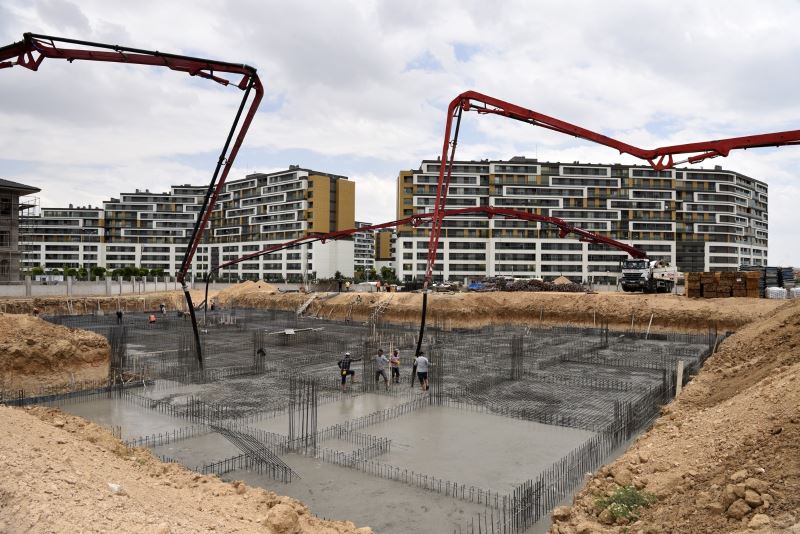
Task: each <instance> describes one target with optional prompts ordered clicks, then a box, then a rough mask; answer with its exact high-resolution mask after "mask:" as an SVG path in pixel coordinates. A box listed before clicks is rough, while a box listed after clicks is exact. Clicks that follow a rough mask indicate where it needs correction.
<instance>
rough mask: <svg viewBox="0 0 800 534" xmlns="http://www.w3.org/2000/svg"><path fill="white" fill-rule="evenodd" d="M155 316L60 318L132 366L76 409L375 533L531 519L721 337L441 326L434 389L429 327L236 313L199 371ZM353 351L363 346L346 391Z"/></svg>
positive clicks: (626, 433) (209, 331)
mask: <svg viewBox="0 0 800 534" xmlns="http://www.w3.org/2000/svg"><path fill="white" fill-rule="evenodd" d="M210 315H211V314H210ZM145 319H146V316H145V315H144V314H138V315H137V314H128V315H126V316H125V318H124V320H123V324H122V325H117V324H115V322H114V321H112V320H110V319H109V318H108V317H97V318H92V317H87V316H82V317H81V316H78V317H76V316H65V317H59V318H55V319H54V321H55V322H60V323H63V324H67V325H68V326H78V327H82V328H90V329H93V330H95V331H97V332H99V333H102V334H104V335H106V336H108V338H109V340H110V341H111V344H112V352H113V356H112V373H117V374H118V375H119V374H121V376H124V377H128V381H129V383H128V384H127V386H126V389H124V390H120V389H118V388H117V389H114V388H112V390H111V391H109V392H108V393H101V394H93V395H94V396H93V397H91V398H85V399H82V400H80V401H76V400H74V399H70V400H63V401H61V402H60V404H62V405H63V407H64V408H65V409H66V410H68V411H70V412H71V413H75V414H77V415H82V416H84V417H86V418H88V419H91V420H94V421H96V422H99V423H101V424H105V425H108V426H114V427H121V430H122V436H123V438H124V439H127V440H132V441H133V443H135V444H139V445H145V446H150V447H151V448H153V450H154V452H155V453H156V454H157V455H159V456H161V457H163V458H165V459H169V460H173V461H178V462H180V463H183V464H184V465H186V466H188V467H190V468H193V469H196V470H198V471H200V472H202V473H205V474H210V473H215V474H218V475H220V476H223V477H226V478H230V479H243V480H246V481H248V482H250V483H253V484H257V485H260V486H263V487H265V488H268V489H271V490H273V491H276V492H278V493H282V494H287V495H290V496H295V497H297V498H299V499H301V500H303V501H304V502H306V503H307V504H308V505H309V506H310V507H311V510H312V512H313V513H315V514H317V515H319V516H322V517H327V518H347V519H350V520H353V521H355V522H357V523H359V524H369V525H371V526H373V527H374V528H375V529H376V530H377V531H379V532H433V531H435V532H449V531H456V532H477V531H478V530H477V524H478V522H480V524H481V525H482V527H481V531H486V528H487V527H488V528H489V531H491V528H492V525H494V529H495V530H496V531H499V532H509V533H516V532H533V531H534V530H535V529H537V528H538V527H536V526H535V525H536V524H537V522H539V521H540V520H541V519H543V518H544V517H546V515H547V513H548V512H549V511H550V510H552V508H553V507H554V506H556V505H557V504H559V503H561V502H562V501H563V500H564V499H566V498H568V497H569V496H570V492H571V491H572V490H573V489H574V488H575V487H576V486H577V485H578V484H579V483H580V482H581V481H582V479H583V475H584V473H586V472H587V471H592V470H594V469H596V468H597V467H598V466H599V465H601V464H602V463H604V462H606V461H608V460H609V458H610V457H611V455H612V454H614V453H615V452H616V451H618V450H619V448H620V447H621V446H623V445H624V444H625V443H627V442H629V440H630V439H631V438H632V437H634V436H635V435H636V434H637V433H638V432H640V431H641V430H642V429H643V428H645V427H646V426H647V424H648V423H649V422H650V421H652V419H653V418H654V417H655V416H656V415H657V413H658V410H659V407H660V406H661V405H663V404H664V403H665V402H667V401H668V400H669V399H671V398H672V396H673V395H674V391H675V387H676V380H677V377H676V367H677V363H678V361H683V365H684V368H685V370H686V372H685V376H684V381H685V379H686V376H689V375H691V374H693V373H696V372H697V370H698V369H699V367H700V366H701V365H702V363H703V361H704V360H705V358H706V357H707V356H708V355H709V354H710V353H711V351H712V350H713V347H714V346H715V345H716V344H717V342H718V341H719V336H717V334H716V333H715V332H709V333H708V334H707V335H691V334H670V333H659V334H658V335H652V334H650V333H648V332H638V331H625V332H614V331H609V330H608V329H607V328H604V327H602V326H599V327H597V328H575V327H543V326H541V325H530V326H528V327H524V326H520V327H485V328H482V329H478V330H464V329H457V330H450V329H440V328H429V330H428V332H427V336H426V340H425V346H424V348H425V350H426V352H427V354H428V356H429V358H430V360H431V369H430V386H429V390H428V391H426V392H422V391H421V390H420V388H419V384H415V385H414V386H413V387H412V386H411V366H410V357H409V355H410V354H412V353H413V350H414V347H415V335H416V333H417V325H389V324H381V323H380V322H377V323H375V322H372V323H369V324H353V323H350V322H336V321H328V320H322V319H315V318H306V317H298V316H296V315H295V314H292V313H282V312H275V311H264V310H246V309H245V310H228V311H226V312H225V313H224V314H222V315H219V314H218V315H216V316H214V315H212V316H211V317H210V318H209V320H208V321H207V324H206V325H205V326H204V327H203V332H204V333H203V334H202V344H203V353H204V358H205V361H204V363H205V365H204V367H203V368H202V369H201V368H200V367H199V366H198V365H197V362H196V359H195V356H194V354H195V352H194V347H193V336H192V335H191V329H190V325H189V324H188V322H185V321H184V320H182V319H177V318H170V317H169V316H168V317H166V318H164V319H163V320H161V318H159V322H158V323H157V324H156V325H155V326H151V325H148V324H147V322H146V320H145ZM598 324H602V322H598ZM285 329H292V330H293V331H295V332H302V335H292V336H289V335H285V334H284V333H283V331H285ZM378 348H382V349H383V350H384V352H385V353H387V354H388V353H390V351H391V350H392V349H394V348H397V349H398V350H399V351H400V358H401V371H400V372H401V380H400V383H399V384H392V386H391V388H390V389H389V391H385V389H384V385H383V383H382V381H380V382H378V383H376V382H375V381H374V372H375V364H374V363H373V361H372V356H373V355H374V354H375V353H376V351H377V349H378ZM345 352H351V353H352V355H353V357H354V358H361V359H362V361H359V362H355V363H354V364H353V366H352V369H353V370H355V371H356V373H357V374H356V378H357V382H355V383H351V382H350V381H349V380H348V391H347V392H346V393H345V392H342V391H341V384H340V371H339V369H338V367H337V364H336V362H337V361H338V360H339V359H341V357H342V355H343V354H344V353H345ZM131 376H133V377H138V378H134V379H133V380H130V379H129V378H130V377H131ZM142 379H144V383H146V384H147V385H146V386H145V387H135V385H136V384H137V383H142ZM137 380H138V381H139V382H137ZM56 404H59V402H58V401H56ZM421 517H424V518H425V519H424V520H421V519H420V518H421ZM473 527H475V530H472V529H473Z"/></svg>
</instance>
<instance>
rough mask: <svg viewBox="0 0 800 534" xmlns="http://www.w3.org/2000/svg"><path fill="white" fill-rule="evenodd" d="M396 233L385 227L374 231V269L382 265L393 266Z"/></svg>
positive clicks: (391, 267) (392, 267)
mask: <svg viewBox="0 0 800 534" xmlns="http://www.w3.org/2000/svg"><path fill="white" fill-rule="evenodd" d="M396 241H397V235H396V233H395V231H394V230H390V229H386V230H381V231H379V232H375V269H376V270H378V271H380V270H381V268H383V267H389V268H390V269H394V268H395V259H396V250H395V245H396Z"/></svg>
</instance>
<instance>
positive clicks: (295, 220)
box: [22, 165, 355, 281]
mask: <svg viewBox="0 0 800 534" xmlns="http://www.w3.org/2000/svg"><path fill="white" fill-rule="evenodd" d="M205 191H206V187H205V186H193V185H182V186H172V187H171V188H170V191H169V192H167V193H151V192H150V191H148V190H145V191H140V190H136V191H135V192H134V193H123V194H121V195H120V196H119V198H112V199H110V200H108V201H105V202H103V207H102V209H101V208H73V207H72V206H70V207H69V208H42V210H41V213H40V215H39V216H37V217H28V218H25V219H24V220H23V222H22V231H23V236H24V237H23V241H24V247H25V251H24V261H23V263H24V266H25V267H26V268H32V267H35V266H42V267H44V268H45V269H48V268H64V267H85V268H87V269H89V268H91V267H95V266H100V267H106V268H107V269H110V270H113V269H118V268H124V267H127V266H136V267H144V268H147V269H163V270H164V272H165V273H175V272H177V271H178V269H179V268H180V265H181V261H182V259H183V255H184V253H185V250H186V244H187V242H188V240H189V237H190V235H191V232H192V228H193V227H194V224H195V221H196V219H197V216H198V213H199V212H200V209H201V207H202V203H203V197H204V195H205ZM354 223H355V184H354V183H353V182H351V181H349V180H348V179H347V178H346V177H344V176H337V175H333V174H328V173H322V172H317V171H313V170H310V169H302V168H300V167H299V166H294V165H293V166H290V168H289V169H287V170H285V171H279V172H274V173H256V174H251V175H248V176H246V177H245V178H242V179H239V180H232V181H229V182H228V183H226V184H225V186H224V189H223V191H222V193H221V194H220V196H219V198H218V202H217V205H216V207H215V209H214V211H213V212H212V214H211V218H210V224H209V228H208V229H207V230H206V234H205V237H204V240H203V242H202V243H201V245H200V246H199V247H198V250H197V254H196V256H195V259H194V265H193V269H194V272H195V273H196V274H198V275H202V274H204V273H206V272H208V270H210V269H212V268H216V267H217V266H219V265H220V264H221V263H223V262H226V261H228V260H232V259H236V258H238V257H240V256H243V255H245V254H248V253H251V252H256V251H258V250H262V249H264V248H267V247H269V246H270V245H274V244H279V243H282V242H285V241H288V240H291V239H296V238H299V237H303V236H305V235H308V234H310V233H327V232H331V231H335V230H339V229H346V228H352V227H353V225H354ZM336 271H339V272H341V273H342V274H343V275H345V276H352V274H353V241H349V240H338V241H334V242H328V243H325V244H322V243H319V242H317V243H313V244H310V245H305V246H302V247H298V248H294V249H287V250H284V251H281V252H276V253H273V254H270V255H268V256H262V257H260V258H256V259H253V260H249V261H245V262H242V263H240V264H237V265H234V266H230V267H226V268H223V269H221V270H220V271H219V276H220V277H221V278H240V279H259V278H262V279H269V280H276V281H277V280H287V281H289V280H291V281H301V280H303V279H304V278H306V277H308V278H313V277H320V278H330V277H333V276H334V275H335V273H336Z"/></svg>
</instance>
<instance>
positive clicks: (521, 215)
mask: <svg viewBox="0 0 800 534" xmlns="http://www.w3.org/2000/svg"><path fill="white" fill-rule="evenodd" d="M441 215H442V218H443V219H444V218H447V217H458V216H462V215H485V216H486V217H488V218H490V219H491V218H493V217H504V218H506V219H518V220H524V221H531V222H543V223H547V224H552V225H553V226H556V227H558V228H559V233H558V235H559V237H562V238H563V237H566V236H568V235H569V234H575V235H577V236H579V238H580V239H581V240H582V241H588V242H590V243H596V244H602V245H608V246H610V247H613V248H616V249H617V250H621V251H623V252H627V253H628V254H630V255H631V256H632V257H634V258H646V257H647V254H646V253H645V252H644V251H642V250H639V249H638V248H636V247H633V246H631V245H628V244H626V243H622V242H620V241H617V240H615V239H611V238H610V237H606V236H604V235H601V234H597V233H594V232H589V231H588V230H584V229H582V228H578V227H577V226H573V225H571V224H569V223H568V222H566V221H564V220H563V219H559V218H558V217H548V216H546V215H538V214H536V213H530V212H527V211H521V210H515V209H510V208H495V207H491V206H475V207H469V208H460V209H454V210H443V212H442V213H441ZM435 218H436V214H435V213H434V212H431V213H417V214H415V215H411V216H410V217H406V218H404V219H398V220H396V221H389V222H385V223H380V224H371V225H369V226H362V227H360V228H349V229H347V230H337V231H335V232H328V233H326V234H309V235H307V236H303V237H299V238H297V239H292V240H290V241H285V242H283V243H278V244H276V245H271V246H269V247H267V248H265V249H262V250H259V251H257V252H253V253H251V254H246V255H244V256H241V257H239V258H235V259H233V260H229V261H226V262H223V263H220V264H219V265H218V266H217V267H216V268H215V269H213V270H219V269H223V268H225V267H229V266H231V265H236V264H237V263H241V262H243V261H247V260H252V259H254V258H258V257H260V256H264V255H266V254H271V253H273V252H277V251H279V250H284V249H287V248H292V247H296V246H300V245H307V244H309V243H313V242H315V241H322V242H323V243H324V242H325V241H330V240H336V239H342V238H344V237H349V236H351V235H353V234H356V233H358V232H369V231H371V230H381V229H384V228H391V227H395V226H402V225H405V224H410V225H411V226H415V227H416V226H419V225H421V224H423V223H424V222H426V221H429V220H430V221H434V220H435Z"/></svg>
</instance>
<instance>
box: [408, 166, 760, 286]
mask: <svg viewBox="0 0 800 534" xmlns="http://www.w3.org/2000/svg"><path fill="white" fill-rule="evenodd" d="M440 164H441V163H440V162H439V161H437V160H425V161H423V162H422V163H421V165H420V167H419V169H416V170H408V171H402V172H400V174H399V176H398V178H397V217H398V218H402V217H408V216H409V215H412V214H414V213H424V212H428V211H431V210H432V209H433V206H434V200H435V195H436V183H437V180H438V173H439V168H440ZM767 195H768V189H767V185H766V184H765V183H764V182H761V181H759V180H755V179H753V178H750V177H747V176H744V175H742V174H740V173H737V172H735V171H729V170H724V169H722V168H721V167H719V166H717V167H715V168H714V169H712V170H708V169H670V170H665V171H655V170H653V169H652V168H650V167H645V166H636V165H620V164H614V165H603V164H597V165H595V164H586V163H579V162H572V163H560V162H539V161H537V160H536V159H528V158H524V157H515V158H511V159H510V160H507V161H489V160H481V161H458V162H456V163H455V164H454V167H453V173H452V179H451V183H450V189H449V191H448V198H447V206H446V207H447V208H449V209H455V208H463V207H467V206H496V207H504V208H512V209H517V210H524V211H529V212H533V213H537V214H540V215H548V216H552V217H558V218H561V219H564V220H566V221H567V222H570V223H572V224H574V225H575V226H578V227H580V228H583V229H585V230H590V231H593V232H597V233H600V234H603V235H606V236H608V237H611V238H613V239H616V240H618V241H622V242H624V243H628V244H632V245H634V246H636V247H637V248H640V249H642V250H645V251H646V252H648V255H649V256H650V257H651V258H653V259H664V260H667V261H669V262H670V263H671V264H673V265H677V266H678V268H679V269H680V270H681V271H704V270H735V269H737V268H738V267H739V266H740V265H766V261H767V241H768V221H767ZM429 234H430V223H428V224H427V225H423V226H422V227H418V228H413V227H411V226H402V227H399V228H398V234H397V245H396V247H397V255H396V258H395V262H396V268H397V273H398V277H399V278H401V279H405V280H410V279H414V278H418V277H421V276H423V275H424V273H425V265H426V258H427V246H428V237H429ZM625 257H626V254H625V253H623V252H620V251H617V250H615V249H613V248H609V247H606V246H602V245H593V244H589V243H585V242H581V241H578V240H577V239H574V238H571V237H567V238H564V239H561V238H559V237H558V230H557V229H556V228H555V227H552V226H550V225H547V224H546V223H539V222H527V221H518V220H509V219H505V218H501V217H495V218H492V219H489V218H487V217H485V216H481V215H465V216H461V217H454V218H452V219H451V218H448V219H446V220H445V221H444V223H443V229H442V237H441V241H440V243H439V253H438V256H437V259H438V263H437V266H436V271H435V277H436V278H437V279H440V280H441V279H455V280H463V279H464V278H468V277H482V276H501V275H502V276H514V277H538V278H543V279H546V280H547V279H553V278H556V277H558V276H561V275H563V276H567V277H569V278H571V279H573V280H594V281H597V282H613V281H615V280H616V275H615V273H616V272H618V271H619V261H620V260H621V259H623V258H625Z"/></svg>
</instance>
